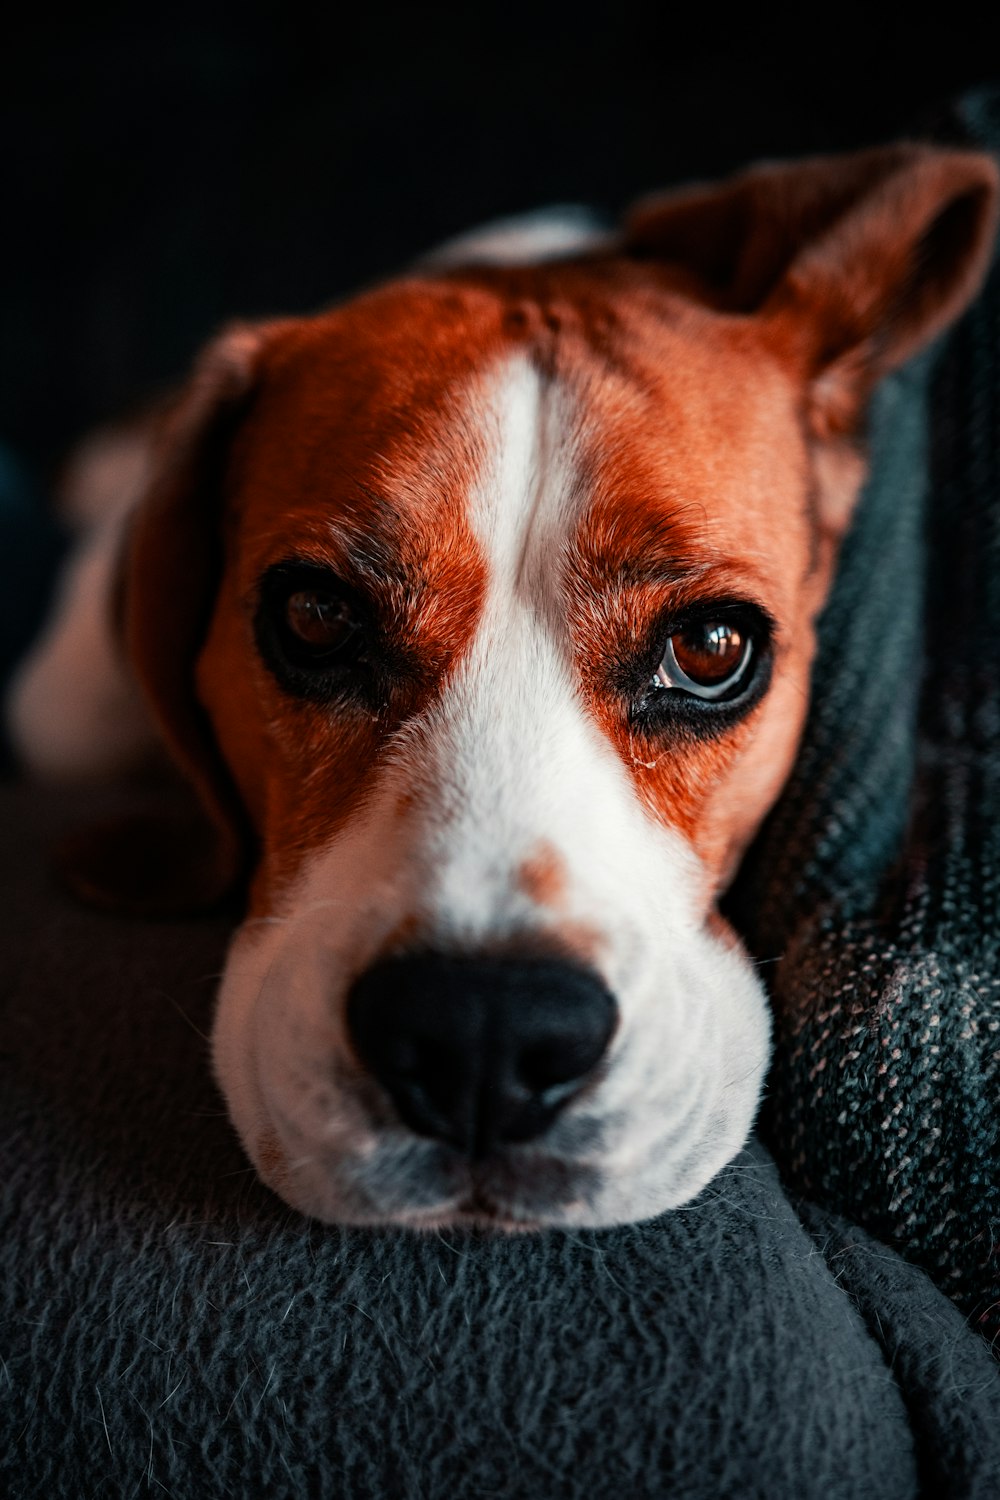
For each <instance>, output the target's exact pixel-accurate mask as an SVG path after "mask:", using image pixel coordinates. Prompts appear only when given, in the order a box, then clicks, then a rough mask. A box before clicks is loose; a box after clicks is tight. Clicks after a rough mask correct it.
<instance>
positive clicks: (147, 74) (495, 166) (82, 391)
mask: <svg viewBox="0 0 1000 1500" xmlns="http://www.w3.org/2000/svg"><path fill="white" fill-rule="evenodd" d="M994 11H995V7H993V6H990V5H987V4H981V5H979V6H977V7H975V8H972V7H968V8H967V9H965V10H963V8H962V7H955V6H950V7H945V6H942V5H940V4H938V5H937V6H935V7H933V8H932V9H930V10H926V11H924V12H922V13H921V14H922V17H923V18H922V19H921V16H920V15H919V14H918V13H917V11H916V8H915V7H914V8H912V9H911V8H910V7H904V6H894V7H892V8H891V11H890V10H889V9H888V8H887V10H886V12H885V13H882V12H880V11H878V10H876V9H873V8H872V7H870V6H861V5H854V4H839V5H830V4H827V5H825V6H822V7H815V8H802V9H801V10H799V11H797V12H795V13H782V12H778V11H777V10H775V9H774V8H769V7H765V6H759V5H754V6H744V7H742V8H741V9H740V10H739V11H738V12H736V13H735V14H736V16H738V19H734V16H733V13H730V12H727V11H723V10H720V9H718V8H716V7H714V6H711V5H698V4H692V5H688V6H686V7H684V8H683V10H682V9H680V8H676V7H673V6H669V5H663V4H660V5H653V4H643V3H639V0H624V3H621V4H618V5H614V6H608V7H606V8H599V9H592V10H584V9H582V8H581V7H579V6H572V5H565V4H557V3H548V4H540V5H533V6H531V5H525V4H522V3H520V0H510V3H506V4H500V3H495V0H489V3H486V4H483V5H480V6H478V7H472V6H470V7H468V8H466V9H455V8H451V7H435V8H432V9H428V8H424V7H421V6H420V5H395V4H389V3H369V4H365V3H364V0H359V3H356V4H353V5H350V6H343V5H339V4H336V3H331V4H328V5H327V6H326V7H325V8H324V9H322V10H319V9H317V10H315V11H314V10H312V9H311V8H310V9H305V8H299V7H296V6H295V5H293V4H290V5H285V6H278V5H264V4H255V3H247V4H244V5H242V6H240V7H238V8H236V7H233V6H220V5H212V4H211V3H203V4H201V5H198V6H190V7H189V6H186V5H185V4H179V5H175V6H173V7H171V8H170V9H169V10H166V9H164V10H161V11H158V10H156V9H150V8H148V7H143V6H140V5H137V4H135V3H133V4H128V5H110V6H103V7H102V6H97V7H96V8H89V9H87V8H84V7H83V6H81V7H79V9H78V10H77V11H76V12H75V13H74V14H73V15H72V16H70V17H64V16H60V15H57V14H55V13H53V12H52V11H50V10H41V9H39V8H38V7H34V8H31V7H26V8H25V9H24V10H23V11H22V13H21V14H20V15H17V16H15V17H14V18H13V19H8V22H7V25H6V31H5V33H4V36H3V41H2V56H0V112H2V116H0V142H2V148H3V153H4V161H5V167H6V170H5V173H4V190H3V196H2V199H0V205H2V212H3V218H4V221H5V224H6V228H5V229H4V230H3V244H4V260H5V263H6V264H5V266H4V267H3V274H2V277H0V297H2V319H0V326H2V329H3V337H2V340H0V349H2V354H0V439H2V440H4V441H6V442H7V443H9V444H11V445H12V446H13V448H14V450H15V452H16V453H18V454H19V455H20V457H21V458H23V459H26V460H28V461H29V463H30V464H32V465H34V466H35V467H36V468H39V469H40V470H42V471H44V469H45V468H47V467H48V466H49V465H51V464H52V463H53V462H55V461H56V460H57V459H58V458H59V456H60V454H61V453H62V452H63V450H64V449H65V446H66V444H67V443H68V442H70V441H71V440H72V439H73V438H74V437H75V436H76V435H78V434H79V433H80V432H81V431H82V430H83V429H85V428H86V427H87V426H88V425H90V424H92V423H93V422H95V421H97V420H100V419H102V418H104V417H107V416H109V415H113V414H114V413H115V412H117V411H119V410H121V409H122V408H125V407H128V406H130V405H132V404H134V403H135V402H136V401H137V400H138V399H141V398H142V397H143V396H144V395H146V394H148V393H149V392H151V391H152V390H153V389H155V388H156V387H158V386H160V385H162V384H163V383H164V382H169V381H171V380H174V379H176V378H177V377H178V376H179V375H180V374H181V373H182V372H183V370H184V368H185V367H186V365H187V364H188V362H189V360H190V359H191V356H192V354H193V353H194V351H195V350H196V348H197V347H198V345H199V344H200V343H201V342H202V341H203V340H204V339H205V337H207V335H208V334H209V333H210V332H211V331H212V330H213V328H215V327H216V326H217V325H218V324H219V323H220V322H222V321H223V320H225V319H226V318H227V317H230V316H233V315H237V314H250V315H253V314H259V313H272V312H284V311H295V310H304V309H308V308H310V307H314V306H316V305H318V304H321V303H323V302H325V301H329V300H331V299H332V298H334V297H336V296H338V295H341V294H343V293H344V292H345V291H348V290H350V289H351V288H353V287H355V286H357V285H359V284H362V283H364V282H366V281H369V280H371V279H372V278H374V277H377V276H379V275H381V274H382V273H385V272H387V271H390V270H391V269H393V268H394V267H395V266H397V265H398V264H399V263H400V262H401V261H403V260H405V259H406V258H407V257H409V256H410V255H412V254H414V253H416V252H418V251H420V250H422V249H425V248H427V247H428V246H429V245H431V244H433V243H434V242H435V241H436V240H438V239H440V238H442V237H444V236H446V235H448V234H451V233H453V232H455V231H457V230H460V229H463V228H466V227H469V226H470V225H473V224H475V223H476V222H478V221H481V220H483V219H486V218H489V217H490V216H492V215H497V214H504V213H509V212H513V211H517V210H521V209H527V208H531V207H534V206H538V205H541V204H544V203H548V202H553V201H574V200H575V201H584V202H589V203H594V204H596V205H598V206H600V207H602V208H605V209H611V210H614V209H617V208H619V207H620V206H621V205H622V204H624V203H625V202H627V201H628V199H629V198H630V197H632V196H634V195H635V194H636V193H638V192H641V191H644V190H648V189H650V188H653V187H657V186H661V185H664V184H669V183H672V182H677V181H682V180H685V179H690V178H697V177H702V176H712V175H717V174H720V173H723V172H726V171H728V170H731V169H733V168H735V167H737V166H740V165H741V164H743V163H744V162H746V161H748V160H750V159H753V158H757V157H760V156H785V155H796V154H799V153H802V152H809V151H822V150H840V149H848V148H851V147H854V146H859V145H865V144H870V143H873V142H875V141H879V140H885V139H889V138H892V137H894V136H899V135H901V134H906V133H908V132H912V131H913V130H914V129H917V130H919V129H920V128H922V127H926V126H927V125H928V124H929V123H930V122H931V121H932V120H933V119H934V116H935V112H936V111H937V110H938V109H939V108H940V107H941V105H942V104H943V103H944V102H945V101H946V100H947V99H948V98H949V97H952V96H953V95H955V94H956V93H958V92H960V91H961V90H963V89H965V88H967V87H969V86H972V85H975V84H977V83H979V82H985V81H988V80H989V79H990V78H991V77H995V76H996V75H997V73H998V72H1000V48H998V41H1000V21H998V20H997V19H996V16H995V14H992V13H993V12H994Z"/></svg>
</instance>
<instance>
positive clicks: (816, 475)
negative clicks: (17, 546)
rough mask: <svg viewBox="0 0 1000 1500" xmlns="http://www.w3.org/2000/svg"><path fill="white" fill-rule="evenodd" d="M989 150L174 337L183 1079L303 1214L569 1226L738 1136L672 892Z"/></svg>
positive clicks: (772, 696)
mask: <svg viewBox="0 0 1000 1500" xmlns="http://www.w3.org/2000/svg"><path fill="white" fill-rule="evenodd" d="M996 185H997V174H996V171H995V169H994V167H993V166H992V164H991V163H990V162H989V161H988V160H987V159H985V158H983V157H980V156H977V155H973V154H964V153H956V152H945V151H937V150H932V149H929V148H921V147H899V148H892V149H885V150H878V151H873V152H867V153H864V154H861V155H858V156H854V157H849V158H845V159H841V160H822V161H813V162H806V163H802V164H799V165H794V166H790V167H764V168H757V169H754V170H752V171H750V172H749V173H746V174H744V175H743V176H741V177H739V178H737V179H735V180H734V181H733V182H731V183H729V184H725V185H723V186H721V187H718V188H706V189H698V190H693V191H690V192H686V193H681V194H677V195H673V196H668V197H665V198H662V199H659V200H654V201H650V202H648V203H645V204H643V205H640V206H639V207H638V208H637V209H636V210H635V211H634V212H633V213H632V215H631V217H630V218H629V220H628V221H627V223H626V225H625V227H624V229H623V231H622V232H621V234H620V235H619V236H617V237H616V238H615V239H614V240H613V241H610V242H608V243H607V244H603V245H601V246H598V247H595V248H594V249H592V250H590V251H588V252H586V253H582V254H578V255H576V256H570V257H567V258H563V259H558V260H555V261H550V262H546V263H540V264H535V265H527V266H524V265H522V266H503V267H501V266H495V265H494V266H482V265H481V266H465V267H454V266H452V267H444V268H440V269H437V270H434V271H427V272H426V273H418V274H415V275H412V276H410V277H408V278H407V279H404V280H400V281H397V282H394V283H391V284H389V285H387V286H384V287H382V288H380V289H376V290H374V291H371V292H369V293H367V294H365V295H363V296H361V297H359V298H357V299H356V300H354V301H352V302H350V303H348V304H347V305H345V306H342V307H338V308H336V309H335V310H333V311H331V312H327V313H323V314H321V315H320V316H317V317H313V318H308V319H301V320H289V321H284V322H279V323H273V324H266V325H263V326H261V327H254V328H242V329H237V330H235V331H231V332H230V333H228V334H226V335H224V336H223V337H222V338H221V339H220V340H219V341H218V342H217V343H216V344H215V345H214V346H212V347H211V348H210V349H209V350H208V351H207V353H206V355H205V356H204V358H203V360H202V361H201V364H200V366H199V368H198V371H197V373H196V375H195V377H194V379H193V381H192V383H191V385H190V387H189V389H188V391H187V393H186V395H185V396H184V398H183V399H182V401H181V403H180V405H179V407H178V409H177V411H176V413H175V415H174V418H173V422H172V425H171V427H170V429H169V431H168V433H167V436H166V440H165V447H164V454H163V458H162V461H161V464H160V468H159V472H158V476H157V478H156V480H155V482H154V484H153V486H152V490H151V493H150V495H149V497H148V499H147V502H146V503H145V505H144V507H143V508H142V510H141V512H140V514H139V516H138V520H137V524H136V526H135V528H134V534H133V538H132V544H131V552H130V561H129V573H128V579H127V598H126V621H127V638H128V642H129V646H130V650H131V654H132V658H133V660H134V663H135V665H136V668H137V671H138V674H139V676H140V679H141V681H142V682H143V684H144V686H145V689H146V692H147V695H148V697H149V700H150V702H151V704H152V706H153V708H154V711H155V713H156V715H157V717H158V719H159V722H160V726H161V729H162V731H163V734H164V736H165V738H166V741H167V743H168V745H169V746H170V748H171V749H172V751H173V754H174V756H175V758H176V760H177V761H178V763H179V764H180V766H181V767H182V769H184V770H185V772H186V773H187V775H188V777H189V778H190V780H191V782H192V784H193V785H194V787H195V788H196V790H197V792H198V795H199V798H200V801H201V803H202V805H203V808H204V811H205V813H206V815H207V819H208V822H209V824H210V826H211V828H212V830H213V838H212V841H211V844H210V846H208V853H209V856H210V857H209V859H208V862H207V863H205V864H203V865H202V870H201V884H200V894H201V895H203V896H204V895H206V894H210V893H211V892H213V891H215V890H217V889H219V888H220V887H221V886H222V885H223V884H224V883H225V881H226V880H228V879H229V878H231V877H232V876H233V875H234V874H235V872H236V869H237V866H238V864H239V862H240V860H241V859H244V858H246V857H248V855H249V858H250V859H251V861H252V864H253V875H252V883H251V887H250V899H249V911H248V915H247V918H246V920H245V921H244V923H243V925H242V927H241V928H240V929H239V931H238V933H237V934H236V937H235V939H234V941H233V944H232V948H231V951H230V954H229V957H228V960H227V964H226V970H225V975H224V978H223V982H222V988H221V994H220V999H219V1008H218V1015H217V1019H216V1023H215V1032H214V1058H215V1066H216V1072H217V1076H218V1079H219V1081H220V1083H221V1085H222V1088H223V1091H224V1093H225V1096H226V1099H227V1102H228V1105H229V1108H230V1111H231V1114H232V1117H233V1120H234V1122H235V1124H236V1127H237V1129H238V1131H239V1133H240V1136H241V1137H242V1140H243V1142H244V1145H245V1147H246V1149H247V1151H248V1153H249V1155H250V1157H251V1159H252V1160H253V1162H254V1164H255V1165H256V1167H257V1169H258V1170H259V1172H260V1174H261V1176H262V1177H263V1178H264V1179H265V1180H266V1181H267V1182H268V1183H269V1184H270V1185H271V1186H273V1187H274V1188H275V1190H276V1191H277V1192H278V1193H280V1195H281V1196H282V1197H283V1198H285V1199H286V1200H287V1201H288V1202H289V1203H291V1204H293V1205H294V1206H295V1207H297V1208H299V1209H301V1210H303V1211H304V1212H306V1213H309V1214H313V1215H316V1216H317V1217H319V1218H322V1219H330V1220H340V1221H344V1222H352V1223H375V1222H394V1223H400V1224H408V1225H415V1226H433V1225H440V1224H445V1223H457V1222H462V1221H466V1222H470V1221H473V1220H479V1221H487V1222H491V1223H494V1224H498V1225H501V1226H503V1227H508V1228H510V1227H525V1226H529V1225H538V1224H561V1225H571V1224H609V1223H614V1222H620V1221H624V1220H630V1219H637V1218H644V1217H648V1216H650V1215H653V1214H655V1213H657V1212H659V1211H660V1210H662V1209H665V1208H668V1207H670V1206H673V1205H676V1204H679V1203H682V1202H683V1201H685V1200H687V1199H689V1198H690V1197H692V1196H693V1195H694V1194H695V1193H696V1192H697V1191H698V1190H699V1189H700V1188H701V1187H702V1186H703V1185H704V1184H705V1183H706V1182H707V1181H708V1180H709V1179H710V1178H711V1177H712V1176H713V1174H714V1173H715V1172H716V1171H717V1170H718V1169H719V1168H720V1167H721V1166H722V1165H723V1164H724V1163H725V1162H726V1161H727V1160H728V1159H729V1158H730V1157H731V1156H732V1155H733V1154H734V1152H735V1151H736V1150H737V1149H738V1148H739V1147H740V1145H741V1144H742V1142H743V1141H744V1139H745V1137H746V1135H747V1132H748V1130H749V1128H750V1125H751V1123H752V1120H753V1116H754V1113H755V1110H756V1107H757V1102H758V1098H759V1091H760V1086H761V1081H762V1078H763V1074H764V1070H765V1066H766V1063H767V1058H768V1034H769V1027H768V1019H767V1006H766V1001H765V996H764V993H763V990H762V987H761V985H760V983H759V981H758V978H757V977H756V974H755V971H754V969H753V967H752V965H751V964H750V962H749V961H748V959H747V957H746V955H745V954H744V953H743V951H742V950H741V948H740V946H739V943H738V941H737V940H736V938H735V936H734V935H733V934H732V933H731V932H730V931H728V930H727V928H726V927H725V925H724V923H723V922H722V921H721V919H720V918H719V916H718V914H717V912H716V908H715V903H716V900H717V898H718V896H719V895H720V893H721V892H722V891H723V890H724V888H725V886H726V884H727V882H728V881H729V880H730V878H731V876H732V874H733V872H734V869H735V867H736V865H737V864H738V861H739V859H740V857H741V854H742V852H743V850H744V849H745V847H746V845H747V843H748V841H749V840H750V838H751V836H752V835H753V833H754V832H755V830H756V829H757V828H758V826H759V824H760V822H761V819H762V818H763V817H764V815H765V813H766V812H767V811H768V809H769V808H770V807H771V805H772V803H773V802H774V799H775V798H776V797H777V795H778V793H779V791H780V789H781V786H782V784H783V782H784V780H785V778H786V776H787V774H788V771H789V769H790V766H791V763H792V760H793V758H794V755H795V751H796V746H797V742H798V738H799V734H800V730H801V727H802V724H803V720H804V716H805V713H806V707H807V698H808V693H809V686H810V664H811V661H812V658H813V652H814V640H815V622H816V617H817V614H818V612H819V610H820V608H821V606H822V604H823V601H824V598H825V595H826V592H827V588H828V584H829V581H830V577H831V573H832V569H833V566H834V560H835V554H836V548H837V543H838V540H839V538H840V537H841V535H842V534H843V532H844V530H845V527H846V526H847V524H848V520H849V517H850V514H851V509H852V506H853V503H854V500H855V498H856V495H857V491H858V487H859V484H860V481H861V479H862V477H863V457H862V452H861V447H860V443H859V433H860V427H861V422H862V417H863V413H864V409H865V403H866V400H867V397H868V395H869V394H870V392H871V390H872V388H873V386H874V384H875V382H876V381H877V380H878V378H879V377H880V376H881V375H882V374H883V373H884V372H885V371H886V370H888V369H890V368H892V367H894V366H896V365H898V364H899V363H900V362H901V361H902V360H904V359H905V358H906V357H907V356H908V355H909V354H910V353H911V352H913V351H914V350H916V349H917V348H918V347H919V346H920V345H922V344H923V343H925V342H926V341H927V340H928V339H929V338H930V337H932V336H933V335H934V334H935V333H937V332H938V331H939V330H940V329H942V328H943V327H944V326H945V325H946V323H947V322H948V321H949V320H951V319H952V318H953V317H955V316H956V315H957V313H958V312H959V311H960V310H961V308H962V307H963V306H964V305H965V303H966V301H967V300H968V298H969V297H970V296H971V295H972V293H973V291H974V289H975V287H976V285H977V282H978V280H979V278H980V276H981V274H982V271H983V267H984V264H985V260H986V256H987V252H988V246H989V242H990V237H991V233H992V223H993V215H994V204H995V199H996Z"/></svg>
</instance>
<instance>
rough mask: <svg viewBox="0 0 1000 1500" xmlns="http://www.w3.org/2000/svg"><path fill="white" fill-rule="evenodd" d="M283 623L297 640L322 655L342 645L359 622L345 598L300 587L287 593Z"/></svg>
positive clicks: (337, 649) (339, 648)
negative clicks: (291, 592)
mask: <svg viewBox="0 0 1000 1500" xmlns="http://www.w3.org/2000/svg"><path fill="white" fill-rule="evenodd" d="M285 623H286V624H287V625H288V628H289V630H291V632H292V633H293V635H295V636H296V637H297V638H298V639H299V640H300V641H302V642H303V643H304V644H305V645H306V646H311V647H313V649H314V650H315V651H316V652H317V654H319V655H324V656H325V655H326V654H328V653H332V652H336V651H339V650H341V649H342V648H343V647H345V646H346V645H347V644H348V642H349V641H350V640H351V639H352V637H353V636H354V634H355V632H356V631H357V629H358V625H359V622H358V620H357V618H356V616H355V614H354V611H353V610H352V608H351V606H350V605H349V604H348V602H347V600H346V599H338V598H337V597H336V595H335V594H331V593H327V592H325V591H323V590H320V589H299V590H298V591H297V592H296V593H294V594H289V596H288V599H287V601H286V603H285Z"/></svg>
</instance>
